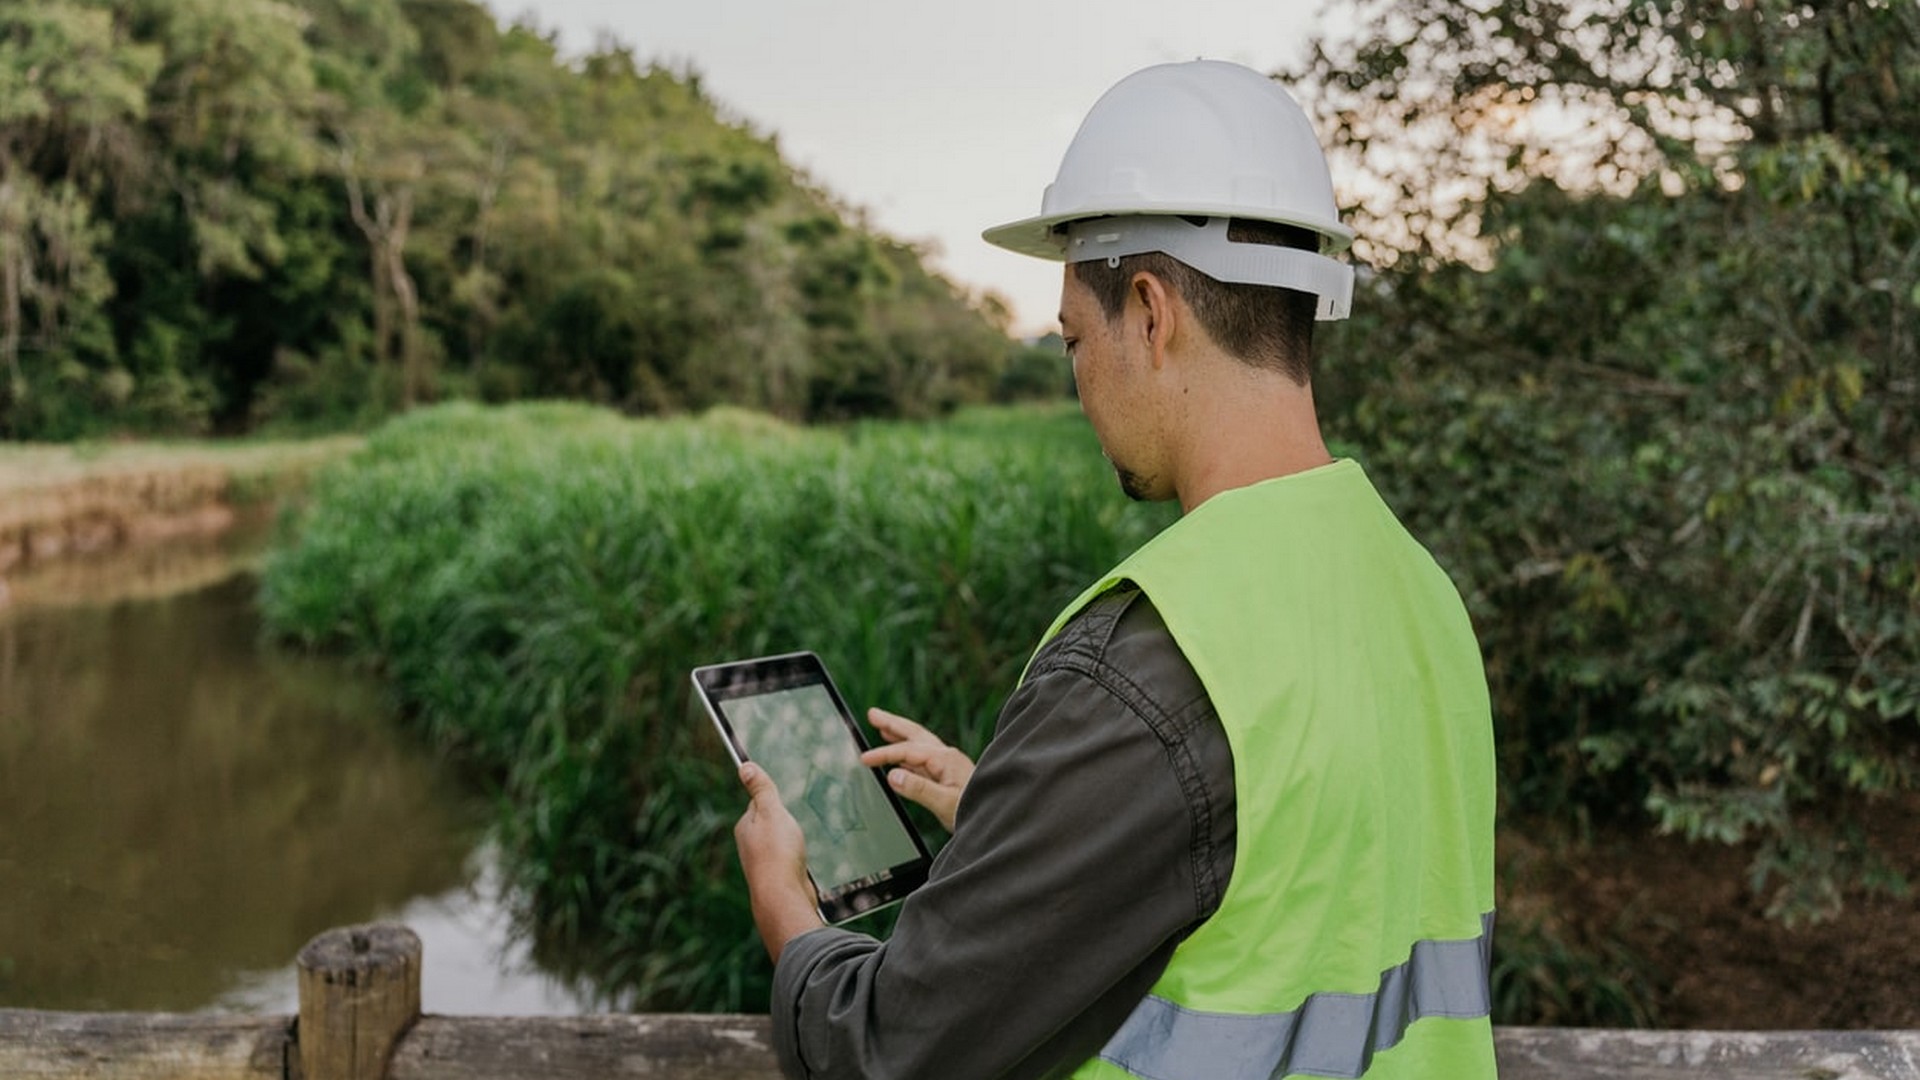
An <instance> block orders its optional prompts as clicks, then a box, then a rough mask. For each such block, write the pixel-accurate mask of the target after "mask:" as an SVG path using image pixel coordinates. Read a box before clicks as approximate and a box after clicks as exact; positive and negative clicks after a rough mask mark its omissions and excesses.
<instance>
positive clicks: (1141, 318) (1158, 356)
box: [1127, 270, 1181, 368]
mask: <svg viewBox="0 0 1920 1080" xmlns="http://www.w3.org/2000/svg"><path fill="white" fill-rule="evenodd" d="M1127 287H1128V290H1129V294H1128V297H1127V299H1128V300H1129V301H1130V304H1129V306H1130V307H1132V308H1133V309H1134V311H1133V314H1135V315H1136V316H1137V318H1138V321H1137V322H1135V323H1130V324H1129V325H1128V327H1127V333H1129V334H1141V335H1144V337H1145V344H1146V346H1147V348H1148V350H1149V351H1150V353H1151V355H1152V358H1153V366H1154V367H1155V368H1159V367H1163V366H1165V364H1166V359H1167V353H1168V351H1169V350H1170V349H1171V348H1172V347H1173V340H1174V334H1175V332H1176V331H1177V330H1178V329H1179V326H1180V315H1181V312H1180V310H1179V304H1178V303H1177V301H1176V298H1175V296H1174V294H1173V291H1172V290H1171V289H1168V288H1167V283H1166V282H1165V281H1163V280H1161V278H1160V276H1159V275H1157V274H1153V273H1150V272H1148V271H1145V270H1141V271H1139V272H1137V273H1135V274H1134V275H1133V278H1132V280H1130V281H1129V282H1128V283H1127Z"/></svg>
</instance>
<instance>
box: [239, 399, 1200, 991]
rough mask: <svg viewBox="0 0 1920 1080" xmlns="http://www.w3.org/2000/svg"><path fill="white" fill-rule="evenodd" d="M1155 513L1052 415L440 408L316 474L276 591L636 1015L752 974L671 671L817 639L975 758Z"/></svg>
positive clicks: (725, 798)
mask: <svg viewBox="0 0 1920 1080" xmlns="http://www.w3.org/2000/svg"><path fill="white" fill-rule="evenodd" d="M1167 517H1168V511H1166V510H1165V508H1152V509H1149V508H1144V507H1133V506H1130V505H1129V504H1127V503H1126V501H1125V500H1124V499H1122V498H1121V497H1120V496H1119V494H1118V492H1117V489H1116V487H1115V485H1114V482H1113V478H1112V476H1111V473H1110V471H1109V470H1108V469H1107V467H1106V466H1105V464H1104V463H1103V462H1102V460H1101V458H1100V455H1099V453H1098V450H1097V446H1096V445H1095V443H1094V441H1093V439H1092V435H1091V432H1090V431H1089V430H1088V429H1087V427H1086V425H1085V423H1084V422H1083V421H1082V420H1081V419H1080V418H1079V417H1078V415H1077V414H1075V413H1073V412H1072V411H1071V410H1070V409H1069V410H1061V409H1058V408H1055V409H1053V410H1050V411H1033V410H1018V411H1004V410H1003V411H995V412H984V413H962V414H960V415H959V416H958V417H957V418H955V419H954V420H952V421H950V422H948V423H946V424H943V425H942V426H940V427H938V428H935V427H924V426H912V425H900V424H893V423H872V424H864V425H859V426H855V427H851V428H848V429H846V430H844V431H841V432H827V431H809V430H802V429H797V428H792V427H788V426H786V425H784V424H781V423H779V422H776V421H772V420H770V419H767V418H765V417H762V416H758V415H754V414H749V413H744V412H739V411H731V410H722V411H718V412H714V413H710V414H708V415H707V416H705V417H703V418H701V419H699V420H674V421H654V422H631V421H625V420H622V419H619V418H618V417H616V416H615V415H613V414H611V413H608V412H604V411H598V410H594V409H589V408H585V407H581V406H577V405H562V404H541V405H527V406H518V407H513V408H509V409H504V410H496V411H488V410H482V409H479V408H475V407H471V406H445V407H439V408H435V409H430V410H425V411H422V412H419V413H416V414H413V415H412V416H410V417H408V418H407V419H405V420H403V421H399V422H396V423H393V424H390V425H388V426H387V427H384V428H382V429H380V430H379V431H378V432H376V433H374V434H373V435H372V436H371V437H370V439H369V441H368V443H367V446H366V448H365V449H364V450H363V451H362V452H361V453H360V454H358V455H357V456H356V457H355V458H354V459H353V460H352V461H351V462H350V463H349V464H348V466H347V467H346V468H344V469H341V470H340V471H337V472H335V473H333V474H331V475H329V476H327V477H325V478H324V479H323V481H322V482H321V483H320V484H319V485H318V486H317V489H316V491H315V493H314V496H313V499H312V501H311V504H310V506H309V507H308V508H307V509H306V511H305V512H304V514H303V517H302V520H301V521H300V522H299V524H298V527H297V529H296V530H295V536H294V539H293V540H292V542H291V543H290V544H289V546H287V547H285V548H284V549H283V550H281V551H280V552H278V553H277V554H276V555H275V556H274V557H273V558H272V559H271V560H270V562H269V564H268V566H267V569H266V572H265V578H264V582H263V589H262V606H263V609H264V611H265V613H266V616H267V619H268V621H269V623H270V624H271V625H272V626H273V627H274V628H276V630H277V631H278V632H280V633H282V634H286V635H289V636H291V637H294V638H297V639H300V640H303V641H306V642H309V643H312V644H316V645H329V646H332V647H336V648H340V649H343V650H345V651H346V652H348V653H350V654H352V655H355V656H358V657H361V658H363V659H365V660H367V661H368V662H371V663H376V664H378V665H379V666H380V667H381V668H382V669H383V670H384V671H385V672H386V673H387V675H388V676H389V678H390V680H391V682H392V685H393V687H394V689H395V692H396V694H397V695H398V696H399V698H400V700H401V701H402V702H404V703H405V705H406V708H407V710H408V712H409V713H410V714H412V715H413V716H414V717H415V719H416V721H417V722H418V723H419V724H420V725H421V726H422V727H423V728H424V729H425V730H426V731H427V732H429V733H430V734H431V736H432V737H433V738H435V739H436V740H439V741H440V742H442V743H444V744H446V745H448V746H451V747H455V748H457V749H458V750H459V751H460V752H461V753H462V754H464V755H466V756H467V757H468V758H469V759H470V760H472V761H473V762H475V763H476V764H477V765H478V766H479V767H480V768H481V770H482V771H483V772H484V773H486V774H487V775H490V776H492V777H494V778H495V779H496V780H497V782H498V785H499V791H500V795H501V797H502V801H503V807H504V813H503V815H502V819H501V831H502V833H503V841H502V842H503V845H504V847H505V849H506V850H507V851H508V852H509V857H510V862H511V865H512V867H513V875H514V877H515V879H516V882H517V883H518V884H519V885H520V886H522V887H523V888H524V889H525V891H526V894H527V896H528V897H529V898H530V905H531V915H532V917H533V921H534V923H535V925H536V926H538V927H539V928H540V929H541V930H542V931H543V932H544V933H543V940H544V941H545V943H546V946H545V947H546V948H547V949H548V950H550V951H552V952H555V953H558V954H561V955H573V956H580V955H583V954H585V953H590V954H591V955H593V956H594V957H596V958H597V961H596V962H594V963H593V964H591V965H590V969H591V970H592V972H593V973H594V974H595V975H596V976H597V977H598V978H600V979H601V980H604V985H607V986H609V987H611V988H612V989H610V990H609V993H611V994H614V995H616V996H620V997H623V998H630V999H631V1000H632V1001H635V1002H638V1003H642V1004H645V1005H647V1006H650V1007H672V1008H701V1009H738V1008H743V1007H754V1006H755V1004H756V1003H758V1002H761V1001H763V1000H764V997H765V994H766V990H767V982H766V980H767V977H768V974H769V973H768V971H767V968H766V965H765V963H764V960H763V959H762V956H763V954H762V953H761V951H760V946H759V944H758V941H757V938H756V937H755V936H754V934H753V931H752V922H751V919H750V917H749V913H748V912H747V910H746V907H745V903H746V899H745V898H746V893H745V890H744V886H743V884H742V883H741V880H740V877H739V870H738V867H737V863H736V861H735V858H734V855H733V850H732V844H731V843H730V840H729V837H728V836H727V831H726V830H727V827H728V826H729V825H730V823H731V822H732V821H733V819H734V818H735V817H737V816H738V813H739V811H740V805H741V804H740V794H739V791H738V785H737V782H736V781H735V779H734V778H733V776H732V772H731V769H730V768H728V767H727V766H726V758H725V755H724V752H723V751H722V750H721V749H720V747H719V745H718V740H717V739H716V738H715V737H714V736H713V735H712V732H711V728H710V725H708V724H707V723H706V721H705V720H704V719H703V718H701V717H699V716H698V715H696V714H693V713H691V712H689V709H690V707H691V706H692V704H693V703H692V700H691V698H690V695H689V693H688V682H687V678H688V672H689V671H690V670H691V669H692V668H693V667H694V666H696V665H697V664H700V663H707V662H712V661H715V660H720V659H728V658H735V657H745V656H751V655H759V654H765V653H772V652H779V651H787V650H792V649H799V648H811V649H813V650H815V651H817V652H819V653H820V654H821V655H822V657H823V658H824V659H825V660H826V662H827V664H828V666H829V668H830V669H831V670H832V671H833V672H834V674H835V677H836V679H837V680H838V681H839V683H840V685H841V687H842V689H843V690H844V691H845V693H846V694H847V696H848V698H849V700H850V701H852V702H854V703H856V707H858V706H859V705H863V704H886V705H890V706H894V707H898V708H899V709H901V710H903V711H906V712H908V713H910V714H914V715H917V716H919V717H920V718H921V719H923V720H924V721H925V722H926V723H928V725H929V726H931V727H933V728H934V729H935V730H937V731H939V732H941V733H942V734H943V735H945V736H946V737H947V738H949V739H951V740H954V741H956V742H957V743H958V744H960V745H962V746H964V747H967V748H969V749H973V750H977V749H978V748H979V747H980V745H981V744H982V743H983V742H984V740H985V738H986V736H987V734H988V733H989V732H990V730H991V726H992V721H993V717H994V714H995V712H996V710H997V707H998V704H999V703H998V701H997V700H995V699H994V697H993V695H997V694H1000V693H1004V692H1005V691H1006V690H1007V689H1008V688H1010V687H1011V686H1012V685H1013V683H1014V682H1015V680H1016V678H1017V676H1018V674H1019V671H1020V669H1021V667H1022V666H1023V664H1024V663H1025V660H1026V657H1027V655H1028V653H1029V651H1030V650H1031V649H1032V647H1033V645H1034V644H1035V635H1036V634H1037V633H1038V632H1039V629H1040V628H1042V627H1044V626H1045V625H1047V623H1048V621H1049V620H1050V619H1051V618H1052V616H1053V615H1054V614H1055V613H1056V611H1057V609H1058V608H1059V607H1060V606H1061V605H1063V604H1065V603H1066V602H1067V601H1068V600H1069V599H1071V598H1072V596H1073V595H1074V594H1075V593H1076V592H1077V591H1078V590H1079V589H1080V588H1081V587H1083V585H1084V584H1085V582H1086V581H1087V580H1089V579H1091V578H1092V577H1093V576H1094V575H1095V574H1097V573H1099V572H1100V571H1101V570H1103V569H1105V568H1106V567H1107V566H1109V565H1111V564H1112V563H1114V562H1116V561H1118V559H1119V558H1120V557H1121V556H1122V555H1123V554H1124V553H1125V552H1127V551H1129V550H1131V549H1132V548H1133V547H1135V546H1137V545H1138V544H1139V543H1140V542H1142V541H1143V540H1144V539H1145V538H1146V537H1147V536H1149V535H1151V534H1152V533H1153V532H1154V531H1156V530H1157V529H1158V528H1159V527H1161V526H1162V525H1164V523H1165V521H1166V519H1167ZM589 946H590V948H589Z"/></svg>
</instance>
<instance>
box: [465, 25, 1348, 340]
mask: <svg viewBox="0 0 1920 1080" xmlns="http://www.w3.org/2000/svg"><path fill="white" fill-rule="evenodd" d="M488 2H489V3H490V4H491V6H492V8H493V10H494V11H495V13H496V14H498V15H500V16H501V17H502V18H504V19H513V18H516V17H518V16H521V15H524V14H526V13H527V12H529V11H530V10H531V11H534V12H535V14H534V15H533V16H532V21H533V22H535V23H536V24H537V25H539V26H540V27H542V28H543V29H548V30H554V31H557V32H558V33H559V36H560V44H561V47H562V49H563V50H565V51H567V52H577V51H585V50H587V49H589V48H590V47H591V46H592V45H593V43H594V41H595V38H596V36H597V35H599V34H601V33H610V34H612V35H613V36H614V37H615V38H617V39H618V40H619V41H620V42H622V43H623V44H625V45H627V46H629V47H631V48H632V49H633V50H634V51H635V53H636V55H637V56H638V57H639V59H640V60H641V61H642V62H645V61H648V60H654V61H659V62H662V63H667V64H672V65H676V66H678V65H683V64H684V65H690V66H691V67H692V68H693V69H694V70H695V71H697V72H699V73H700V76H701V84H702V86H704V87H705V88H706V90H707V92H708V94H709V95H710V96H711V97H712V98H714V99H715V100H716V101H718V102H719V104H720V105H721V107H722V108H723V110H725V112H726V113H727V114H728V116H729V117H730V118H731V119H734V120H738V121H744V122H746V123H748V124H750V125H751V126H752V127H754V128H755V129H756V130H758V131H760V132H762V133H763V134H769V135H772V136H774V137H775V138H776V139H777V140H778V142H779V145H780V149H781V152H782V154H783V155H784V156H785V157H786V159H787V161H788V162H789V163H791V164H793V165H795V166H798V167H799V168H800V169H802V170H803V171H804V172H806V173H807V174H808V175H809V176H810V177H811V178H812V179H813V181H814V182H815V183H816V184H818V185H819V186H821V187H824V188H825V189H826V190H828V191H829V192H831V193H832V194H833V195H834V196H835V197H836V198H837V199H839V200H840V201H841V202H843V203H846V204H848V205H850V206H853V207H857V208H860V209H863V210H864V211H865V212H866V213H867V215H868V217H869V220H870V222H871V224H873V225H874V226H875V227H877V228H879V229H880V230H881V231H883V232H885V233H888V234H890V235H892V236H895V237H898V238H900V239H903V240H909V241H913V242H915V243H919V244H922V245H923V246H926V247H928V248H930V249H931V250H933V251H934V252H936V253H937V254H936V255H935V257H934V258H933V259H932V265H933V267H934V269H936V270H938V271H939V272H940V273H942V274H944V275H945V276H947V277H948V278H950V279H952V280H953V281H955V282H957V283H958V284H960V285H962V286H963V287H965V288H967V289H968V290H969V291H972V292H975V293H979V292H985V291H991V292H994V293H997V294H999V295H1000V296H1001V297H1002V298H1003V299H1004V300H1005V301H1006V302H1007V303H1008V305H1009V306H1010V307H1011V308H1012V309H1013V312H1014V324H1013V329H1014V331H1015V332H1016V333H1017V334H1022V335H1026V336H1033V335H1038V334H1041V333H1044V332H1046V331H1048V330H1051V329H1053V328H1054V327H1055V326H1056V322H1055V314H1056V311H1057V309H1058V307H1059V297H1060V268H1059V266H1058V264H1055V263H1049V262H1046V261H1043V260H1039V259H1032V258H1028V257H1025V256H1021V255H1015V254H1012V253H1010V252H1006V251H1002V250H1000V249H998V248H995V247H992V246H990V245H988V244H987V243H986V242H985V241H983V240H981V239H980V231H981V230H982V229H984V228H987V227H989V226H992V225H998V224H1001V223H1003V222H1007V221H1012V220H1015V219H1018V218H1023V217H1027V216H1029V215H1032V214H1035V213H1038V212H1039V209H1040V193H1041V190H1042V189H1043V188H1044V187H1045V186H1046V185H1047V184H1048V183H1050V182H1051V181H1052V180H1053V177H1054V172H1055V171H1056V170H1057V169H1058V168H1059V165H1060V156H1061V154H1062V153H1063V152H1064V151H1065V150H1066V148H1067V143H1068V142H1069V141H1071V140H1072V138H1073V133H1074V131H1075V130H1076V129H1077V128H1078V127H1079V124H1080V118H1081V117H1082V116H1084V115H1085V114H1086V111H1087V109H1088V108H1089V107H1090V106H1092V104H1093V103H1094V101H1095V100H1096V99H1098V98H1099V96H1100V95H1101V94H1102V93H1103V92H1105V90H1106V89H1107V87H1109V86H1111V85H1113V84H1114V83H1115V82H1118V81H1119V80H1120V79H1121V78H1122V77H1124V76H1125V75H1127V74H1129V73H1131V72H1133V71H1136V70H1138V69H1140V68H1143V67H1146V66H1148V65H1150V64H1157V63H1164V62H1167V61H1173V60H1191V59H1195V58H1197V57H1206V58H1209V59H1219V60H1233V61H1238V62H1239V63H1243V64H1246V65H1247V66H1249V67H1252V68H1255V69H1257V70H1260V71H1273V70H1275V69H1277V68H1280V67H1283V66H1287V65H1290V64H1292V63H1294V62H1296V61H1297V60H1299V59H1300V58H1302V57H1303V56H1304V55H1305V49H1306V46H1307V42H1308V41H1309V40H1310V39H1311V38H1312V37H1313V36H1314V35H1315V34H1316V33H1333V32H1337V31H1339V30H1341V29H1344V27H1341V26H1336V25H1334V24H1332V23H1331V22H1330V21H1329V19H1330V18H1331V17H1330V16H1327V15H1324V14H1323V13H1322V7H1323V0H1185V2H1183V3H1180V4H1178V5H1174V4H1168V3H1165V2H1157V3H1148V2H1146V0H1101V2H1097V3H1095V2H1087V0H964V2H960V3H940V4H929V3H922V2H919V0H891V2H886V0H814V2H801V0H786V2H781V0H539V2H538V3H537V5H536V4H530V3H528V2H527V0H488ZM1336 180H1337V178H1336Z"/></svg>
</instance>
